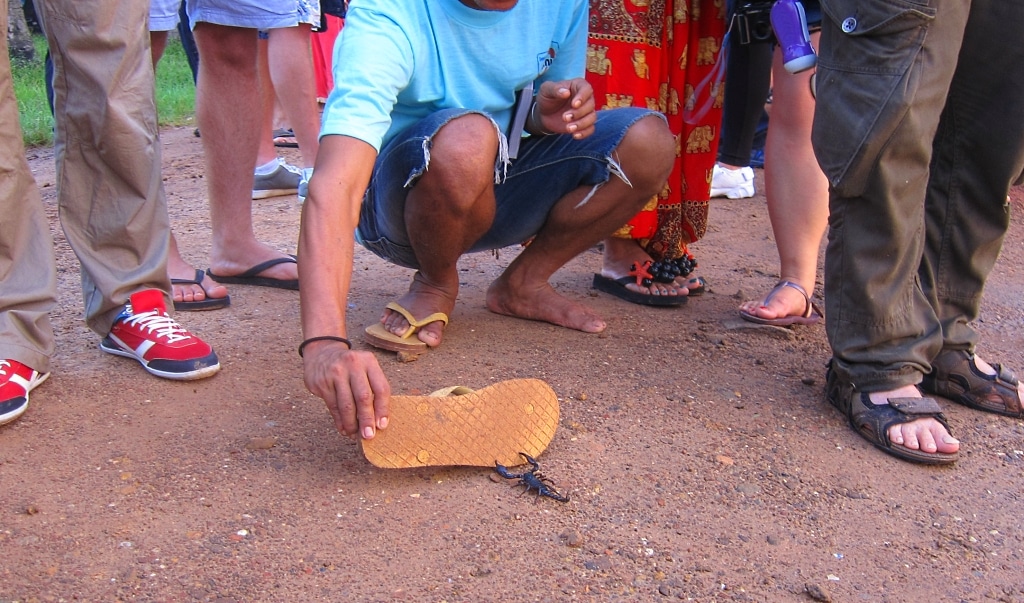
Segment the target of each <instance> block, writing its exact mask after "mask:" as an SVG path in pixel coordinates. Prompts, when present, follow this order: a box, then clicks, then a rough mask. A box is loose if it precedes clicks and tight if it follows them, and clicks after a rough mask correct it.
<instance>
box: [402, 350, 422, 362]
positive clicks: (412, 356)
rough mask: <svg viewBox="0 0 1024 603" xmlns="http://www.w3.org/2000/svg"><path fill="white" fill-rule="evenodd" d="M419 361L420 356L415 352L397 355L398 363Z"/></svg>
mask: <svg viewBox="0 0 1024 603" xmlns="http://www.w3.org/2000/svg"><path fill="white" fill-rule="evenodd" d="M419 359H420V354H418V353H417V352H399V353H398V361H399V362H416V361H417V360H419Z"/></svg>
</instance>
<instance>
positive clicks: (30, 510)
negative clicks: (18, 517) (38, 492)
mask: <svg viewBox="0 0 1024 603" xmlns="http://www.w3.org/2000/svg"><path fill="white" fill-rule="evenodd" d="M38 513H39V508H38V507H36V506H35V505H29V506H27V507H25V515H37V514H38Z"/></svg>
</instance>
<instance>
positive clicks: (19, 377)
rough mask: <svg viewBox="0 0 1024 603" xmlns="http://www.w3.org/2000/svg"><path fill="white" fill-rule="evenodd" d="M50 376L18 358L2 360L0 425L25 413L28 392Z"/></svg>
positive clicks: (0, 364)
mask: <svg viewBox="0 0 1024 603" xmlns="http://www.w3.org/2000/svg"><path fill="white" fill-rule="evenodd" d="M49 376H50V373H40V372H39V371H37V370H33V369H32V368H30V367H27V366H25V365H24V364H22V363H20V362H18V361H17V360H0V425H4V424H5V423H10V422H11V421H13V420H15V419H17V418H18V417H20V416H21V415H23V414H24V413H25V410H26V409H27V408H28V393H29V392H30V391H32V390H33V389H35V388H36V386H38V385H39V384H40V383H42V382H43V381H46V378H47V377H49Z"/></svg>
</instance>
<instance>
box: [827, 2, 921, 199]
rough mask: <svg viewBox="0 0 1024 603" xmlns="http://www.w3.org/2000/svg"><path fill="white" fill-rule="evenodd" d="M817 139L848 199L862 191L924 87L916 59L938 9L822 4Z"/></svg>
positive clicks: (838, 186) (840, 191) (837, 189)
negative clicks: (879, 158) (921, 86)
mask: <svg viewBox="0 0 1024 603" xmlns="http://www.w3.org/2000/svg"><path fill="white" fill-rule="evenodd" d="M821 4H822V13H823V15H822V33H821V48H820V53H819V58H818V67H817V75H816V76H815V78H816V83H815V85H816V91H815V92H816V98H817V105H816V108H815V114H814V128H813V131H812V135H811V140H812V143H813V145H814V151H815V155H816V156H817V159H818V163H819V164H820V165H821V169H822V170H823V171H824V173H825V175H826V176H827V177H828V180H829V183H830V184H831V186H832V189H833V191H834V192H835V193H836V194H838V195H839V196H842V197H856V196H859V195H861V194H862V193H863V192H864V189H865V187H866V185H867V181H868V176H869V174H870V172H871V169H872V166H874V164H875V162H876V160H877V158H878V155H879V153H880V152H881V151H882V149H883V148H884V146H885V144H886V141H887V140H889V138H890V137H891V134H892V132H893V131H894V130H895V129H896V127H897V126H898V125H899V123H900V122H901V120H902V119H903V117H904V115H905V114H906V112H907V109H908V107H909V103H910V101H911V100H912V99H913V98H914V93H915V91H916V88H917V86H918V84H919V81H920V79H921V78H920V73H919V69H917V68H915V65H917V64H919V61H918V60H917V59H918V56H919V55H920V52H921V46H922V44H923V42H924V38H925V34H926V33H927V30H928V27H929V25H930V23H931V22H932V21H933V20H934V19H935V12H936V11H935V8H934V7H932V6H929V4H928V2H912V1H909V0H821Z"/></svg>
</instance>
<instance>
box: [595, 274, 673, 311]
mask: <svg viewBox="0 0 1024 603" xmlns="http://www.w3.org/2000/svg"><path fill="white" fill-rule="evenodd" d="M635 282H636V277H635V276H623V277H621V278H609V277H607V276H603V275H601V274H595V275H594V288H595V289H597V290H598V291H604V292H605V293H609V294H611V295H614V296H615V297H617V298H619V299H622V300H625V301H628V302H631V303H634V304H640V305H642V306H659V307H675V306H681V305H683V304H685V303H686V302H687V300H689V296H688V295H651V294H649V293H639V292H637V291H631V290H630V289H627V288H626V285H628V284H629V283H635Z"/></svg>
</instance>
